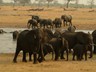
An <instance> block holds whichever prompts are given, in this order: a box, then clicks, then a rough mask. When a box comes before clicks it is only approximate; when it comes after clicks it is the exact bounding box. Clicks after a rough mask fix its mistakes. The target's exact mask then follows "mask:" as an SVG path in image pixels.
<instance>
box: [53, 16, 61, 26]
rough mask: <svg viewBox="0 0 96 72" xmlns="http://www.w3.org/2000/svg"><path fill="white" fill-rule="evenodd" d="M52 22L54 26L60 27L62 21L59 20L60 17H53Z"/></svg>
mask: <svg viewBox="0 0 96 72" xmlns="http://www.w3.org/2000/svg"><path fill="white" fill-rule="evenodd" d="M53 24H54V25H55V27H56V28H60V27H61V25H62V21H61V19H60V18H55V19H54V20H53Z"/></svg>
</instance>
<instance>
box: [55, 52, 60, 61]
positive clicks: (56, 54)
mask: <svg viewBox="0 0 96 72" xmlns="http://www.w3.org/2000/svg"><path fill="white" fill-rule="evenodd" d="M58 57H59V53H58V51H57V52H55V61H57V60H58Z"/></svg>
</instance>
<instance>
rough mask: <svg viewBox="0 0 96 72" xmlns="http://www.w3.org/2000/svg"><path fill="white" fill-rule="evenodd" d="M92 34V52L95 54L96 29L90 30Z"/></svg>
mask: <svg viewBox="0 0 96 72" xmlns="http://www.w3.org/2000/svg"><path fill="white" fill-rule="evenodd" d="M92 36H93V43H94V44H95V45H94V51H93V53H94V54H96V30H94V31H93V32H92Z"/></svg>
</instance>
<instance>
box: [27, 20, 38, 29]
mask: <svg viewBox="0 0 96 72" xmlns="http://www.w3.org/2000/svg"><path fill="white" fill-rule="evenodd" d="M30 26H32V29H33V28H36V27H37V28H38V22H37V21H36V20H35V19H30V20H28V22H27V28H30Z"/></svg>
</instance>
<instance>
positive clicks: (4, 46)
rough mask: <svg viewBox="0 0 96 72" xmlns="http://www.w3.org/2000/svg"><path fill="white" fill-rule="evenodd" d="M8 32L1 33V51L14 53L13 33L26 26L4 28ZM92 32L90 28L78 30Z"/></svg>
mask: <svg viewBox="0 0 96 72" xmlns="http://www.w3.org/2000/svg"><path fill="white" fill-rule="evenodd" d="M2 29H3V30H4V31H6V32H7V33H4V34H0V53H14V52H15V49H16V41H13V37H12V33H10V32H13V31H15V30H21V31H22V30H25V28H2ZM77 31H84V32H91V33H92V31H90V30H77Z"/></svg>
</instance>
